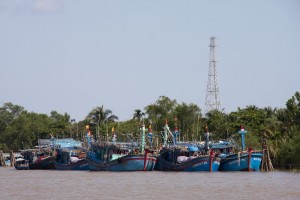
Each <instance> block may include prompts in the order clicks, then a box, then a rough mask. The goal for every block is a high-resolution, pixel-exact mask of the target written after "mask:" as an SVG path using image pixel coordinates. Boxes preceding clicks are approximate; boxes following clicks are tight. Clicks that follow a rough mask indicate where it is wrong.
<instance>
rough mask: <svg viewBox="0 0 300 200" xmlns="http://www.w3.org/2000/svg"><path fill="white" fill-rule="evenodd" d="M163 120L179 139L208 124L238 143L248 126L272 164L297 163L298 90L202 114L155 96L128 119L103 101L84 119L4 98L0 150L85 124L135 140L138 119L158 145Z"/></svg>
mask: <svg viewBox="0 0 300 200" xmlns="http://www.w3.org/2000/svg"><path fill="white" fill-rule="evenodd" d="M166 121H167V123H168V125H169V127H170V129H171V130H175V128H177V129H178V130H180V140H183V141H201V140H203V135H204V132H205V127H206V126H207V127H208V128H209V131H210V133H212V139H213V140H220V139H229V138H230V139H233V140H235V141H236V142H237V143H238V144H239V143H240V138H239V135H238V134H237V132H238V130H239V129H240V126H241V125H243V126H245V128H246V129H247V130H248V134H247V135H246V145H247V146H248V147H252V148H255V149H261V140H262V138H265V139H267V145H268V148H269V151H270V156H271V158H272V161H273V165H274V166H275V167H278V168H299V167H300V154H299V153H300V93H299V92H296V93H295V94H294V95H293V96H292V97H291V98H290V99H288V100H287V102H286V105H285V108H271V107H264V108H258V107H257V106H255V105H249V106H246V107H245V108H237V110H236V111H234V112H230V113H225V112H222V111H218V110H212V111H210V112H208V113H206V114H205V115H204V114H202V112H201V109H200V108H199V107H198V106H197V105H196V104H193V103H190V104H187V103H184V102H183V103H178V102H177V101H176V100H175V99H170V98H169V97H166V96H160V97H159V98H158V99H157V100H156V102H154V103H153V104H150V105H147V106H145V107H144V109H136V110H134V111H133V114H132V119H129V120H127V121H118V117H117V116H116V115H114V114H113V112H112V111H111V110H110V109H106V108H104V106H103V105H102V106H99V107H95V108H93V109H92V110H91V111H90V112H88V113H87V115H86V117H85V119H84V120H82V121H78V122H77V121H75V120H74V119H72V118H71V116H70V115H69V114H68V113H64V114H61V113H58V112H57V111H52V112H51V113H50V115H47V114H40V113H35V112H28V111H27V110H26V109H25V108H24V107H22V106H20V105H15V104H13V103H10V102H8V103H4V104H3V106H2V107H0V150H3V151H4V152H5V151H6V152H7V151H9V150H13V151H18V150H20V149H28V148H34V146H36V145H37V143H38V139H47V138H50V136H54V137H56V138H74V139H77V140H83V139H84V136H85V134H86V130H87V129H89V130H90V131H91V133H92V134H93V135H94V137H95V138H96V139H98V140H109V139H110V138H111V136H112V132H114V133H116V134H117V138H118V141H128V140H129V139H130V140H138V138H139V129H140V126H141V124H142V123H144V124H145V125H146V127H149V128H150V127H151V129H152V130H153V134H154V138H155V139H156V140H155V141H156V142H157V145H159V144H160V143H161V139H162V138H161V131H162V130H163V126H164V125H165V123H166Z"/></svg>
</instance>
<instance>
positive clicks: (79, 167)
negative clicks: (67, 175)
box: [54, 159, 90, 170]
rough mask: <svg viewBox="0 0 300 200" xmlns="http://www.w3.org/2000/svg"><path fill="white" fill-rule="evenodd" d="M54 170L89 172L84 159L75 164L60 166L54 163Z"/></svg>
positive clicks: (60, 164)
mask: <svg viewBox="0 0 300 200" xmlns="http://www.w3.org/2000/svg"><path fill="white" fill-rule="evenodd" d="M54 166H55V169H57V170H89V169H90V168H89V164H88V161H87V160H86V159H82V160H79V161H78V162H76V163H70V164H62V163H59V162H54Z"/></svg>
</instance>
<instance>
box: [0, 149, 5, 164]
mask: <svg viewBox="0 0 300 200" xmlns="http://www.w3.org/2000/svg"><path fill="white" fill-rule="evenodd" d="M0 166H2V167H6V163H5V158H4V156H3V153H2V151H0Z"/></svg>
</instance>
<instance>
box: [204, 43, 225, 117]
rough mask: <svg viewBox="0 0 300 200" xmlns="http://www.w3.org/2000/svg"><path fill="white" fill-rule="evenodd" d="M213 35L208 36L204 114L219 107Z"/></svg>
mask: <svg viewBox="0 0 300 200" xmlns="http://www.w3.org/2000/svg"><path fill="white" fill-rule="evenodd" d="M215 39H216V38H215V37H211V38H210V45H209V47H210V56H209V69H208V80H207V89H206V98H205V109H204V114H206V113H208V112H209V111H211V110H219V111H220V109H221V102H220V100H219V86H218V78H217V69H216V58H215V47H216V45H215Z"/></svg>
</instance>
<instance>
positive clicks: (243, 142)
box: [239, 125, 247, 151]
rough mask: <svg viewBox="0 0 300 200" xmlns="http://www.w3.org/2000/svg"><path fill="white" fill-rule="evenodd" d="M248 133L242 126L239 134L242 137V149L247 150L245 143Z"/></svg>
mask: <svg viewBox="0 0 300 200" xmlns="http://www.w3.org/2000/svg"><path fill="white" fill-rule="evenodd" d="M246 133H247V130H245V128H244V126H243V125H242V126H241V130H240V131H239V134H240V135H241V137H242V151H245V149H246V145H245V134H246Z"/></svg>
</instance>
